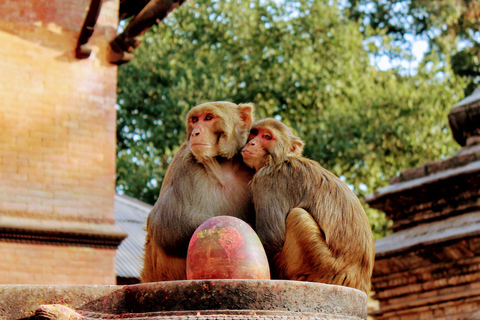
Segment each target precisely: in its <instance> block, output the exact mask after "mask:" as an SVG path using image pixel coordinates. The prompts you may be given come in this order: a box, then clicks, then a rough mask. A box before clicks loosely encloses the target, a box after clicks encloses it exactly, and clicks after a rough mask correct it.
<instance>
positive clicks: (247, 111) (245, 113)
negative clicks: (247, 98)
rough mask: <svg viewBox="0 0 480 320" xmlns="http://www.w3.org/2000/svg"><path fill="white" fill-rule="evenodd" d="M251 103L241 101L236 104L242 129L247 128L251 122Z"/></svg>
mask: <svg viewBox="0 0 480 320" xmlns="http://www.w3.org/2000/svg"><path fill="white" fill-rule="evenodd" d="M253 108H254V107H253V103H241V104H239V105H238V111H239V113H240V118H241V119H242V122H243V126H242V129H248V128H250V126H251V125H252V122H253Z"/></svg>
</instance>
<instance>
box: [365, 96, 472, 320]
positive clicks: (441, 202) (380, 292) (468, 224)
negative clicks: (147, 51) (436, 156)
mask: <svg viewBox="0 0 480 320" xmlns="http://www.w3.org/2000/svg"><path fill="white" fill-rule="evenodd" d="M449 120H450V126H451V128H452V132H453V136H454V138H455V140H457V142H458V143H459V144H460V145H461V146H462V148H461V149H460V150H459V151H458V152H457V153H456V154H455V155H453V156H452V157H450V158H447V159H445V160H441V161H435V162H431V163H427V164H425V165H422V166H419V167H416V168H412V169H409V170H407V171H405V172H402V173H401V174H400V176H398V177H395V178H394V179H392V180H391V184H390V185H389V186H387V187H385V188H382V189H380V190H377V191H376V192H375V193H374V194H373V195H372V196H371V197H369V198H368V199H367V202H368V203H369V204H370V206H372V207H374V208H377V209H380V210H383V211H384V212H385V213H386V214H387V215H388V217H389V218H391V219H392V220H393V230H394V233H393V234H391V235H389V236H387V237H385V238H383V239H380V240H378V241H377V242H376V243H375V250H376V257H375V259H376V261H375V267H374V271H373V278H372V285H373V289H374V291H375V298H376V299H378V301H379V303H380V309H379V310H377V311H375V312H372V314H371V315H373V316H374V317H375V318H376V319H377V320H383V319H385V320H386V319H388V320H415V319H436V320H440V319H443V320H459V319H463V320H467V319H468V320H476V319H480V88H479V89H477V91H475V93H474V94H472V95H471V96H469V97H467V98H465V99H464V100H462V101H461V102H459V103H458V104H457V105H456V106H455V107H454V108H453V109H452V111H451V112H450V115H449Z"/></svg>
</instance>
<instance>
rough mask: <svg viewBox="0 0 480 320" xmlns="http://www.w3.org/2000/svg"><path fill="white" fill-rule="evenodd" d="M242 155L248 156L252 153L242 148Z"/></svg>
mask: <svg viewBox="0 0 480 320" xmlns="http://www.w3.org/2000/svg"><path fill="white" fill-rule="evenodd" d="M242 156H247V157H250V156H253V153H251V152H250V151H248V150H245V149H244V150H242Z"/></svg>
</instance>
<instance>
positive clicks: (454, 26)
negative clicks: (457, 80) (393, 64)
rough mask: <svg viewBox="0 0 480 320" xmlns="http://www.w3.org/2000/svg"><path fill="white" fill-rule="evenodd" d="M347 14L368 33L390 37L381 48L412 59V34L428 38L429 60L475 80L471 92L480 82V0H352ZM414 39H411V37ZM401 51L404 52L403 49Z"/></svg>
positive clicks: (472, 82) (471, 81)
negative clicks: (447, 66) (409, 46)
mask: <svg viewBox="0 0 480 320" xmlns="http://www.w3.org/2000/svg"><path fill="white" fill-rule="evenodd" d="M347 3H348V4H349V5H348V6H347V8H346V9H345V13H346V15H347V16H349V17H350V18H351V19H353V20H355V21H360V22H361V23H362V24H363V25H364V28H363V29H362V30H364V35H365V36H379V35H380V36H383V35H387V36H389V38H388V39H385V38H383V40H385V41H388V43H382V45H381V49H380V48H377V49H380V50H379V51H380V52H381V53H382V54H383V53H386V52H387V53H388V54H390V55H391V56H392V57H394V56H398V55H400V56H402V58H406V55H405V54H408V53H410V54H411V52H409V50H405V49H406V48H407V47H408V44H411V39H410V38H411V37H412V36H413V37H416V38H417V39H418V38H419V39H425V40H426V41H428V43H429V50H428V52H427V54H426V57H425V59H424V61H423V63H424V64H426V63H427V62H430V61H433V62H437V61H438V60H440V61H442V63H444V64H448V65H451V68H452V70H453V72H454V73H455V74H456V75H458V76H462V77H466V78H467V79H468V80H469V84H468V86H467V87H466V88H465V94H466V95H468V94H470V93H472V92H473V90H474V89H475V88H476V87H478V86H479V85H480V31H479V30H478V27H479V26H480V1H478V0H441V1H439V0H433V1H432V0H347ZM409 37H410V38H409ZM389 49H391V50H389ZM399 49H400V50H399Z"/></svg>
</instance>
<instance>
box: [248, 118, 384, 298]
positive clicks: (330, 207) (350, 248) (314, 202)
mask: <svg viewBox="0 0 480 320" xmlns="http://www.w3.org/2000/svg"><path fill="white" fill-rule="evenodd" d="M285 128H288V127H286V126H285V125H283V124H281V123H280V122H279V121H277V120H274V119H266V120H261V121H259V122H257V123H255V124H254V125H253V126H252V128H251V132H252V131H253V132H254V133H255V134H254V135H252V134H251V135H250V137H249V142H248V143H247V145H246V146H245V148H244V151H243V153H244V155H245V149H246V150H247V151H248V150H250V153H251V154H256V153H260V154H262V152H263V151H258V150H260V149H261V148H263V149H265V150H264V151H266V154H267V155H263V157H264V158H267V157H268V159H269V160H268V161H265V162H263V163H264V165H263V166H262V167H260V168H258V169H257V172H256V174H255V176H254V178H253V180H252V182H251V188H252V193H253V199H254V204H255V210H256V230H257V233H258V235H259V237H260V239H261V241H262V243H263V244H264V247H265V250H266V251H267V255H268V257H269V260H270V269H271V270H272V278H279V279H289V280H304V281H314V282H322V283H328V284H337V285H344V286H349V287H352V288H356V289H359V290H362V291H364V292H368V291H369V290H370V279H371V276H372V270H373V263H374V258H375V252H374V241H373V235H372V231H371V227H370V224H369V222H368V219H367V216H366V214H365V211H364V210H363V207H362V205H361V203H360V201H359V200H358V198H357V197H356V196H355V194H354V193H353V192H352V191H351V190H350V188H348V186H347V185H346V184H345V183H343V182H342V181H341V180H340V179H338V178H337V177H336V176H335V175H333V174H332V173H330V172H329V171H327V170H326V169H324V168H323V167H322V166H320V164H318V163H317V162H315V161H313V160H310V159H307V158H304V157H302V156H301V149H302V148H301V147H302V146H303V143H301V140H300V139H299V138H297V137H295V136H293V134H291V131H290V129H288V130H286V129H285ZM270 135H272V136H273V138H272V139H268V140H267V139H263V137H265V136H266V137H269V136H270ZM262 139H263V140H262ZM245 159H246V160H245V162H246V163H247V164H248V165H251V164H255V163H258V162H259V159H255V157H254V156H253V155H249V158H245ZM247 159H248V160H247Z"/></svg>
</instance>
